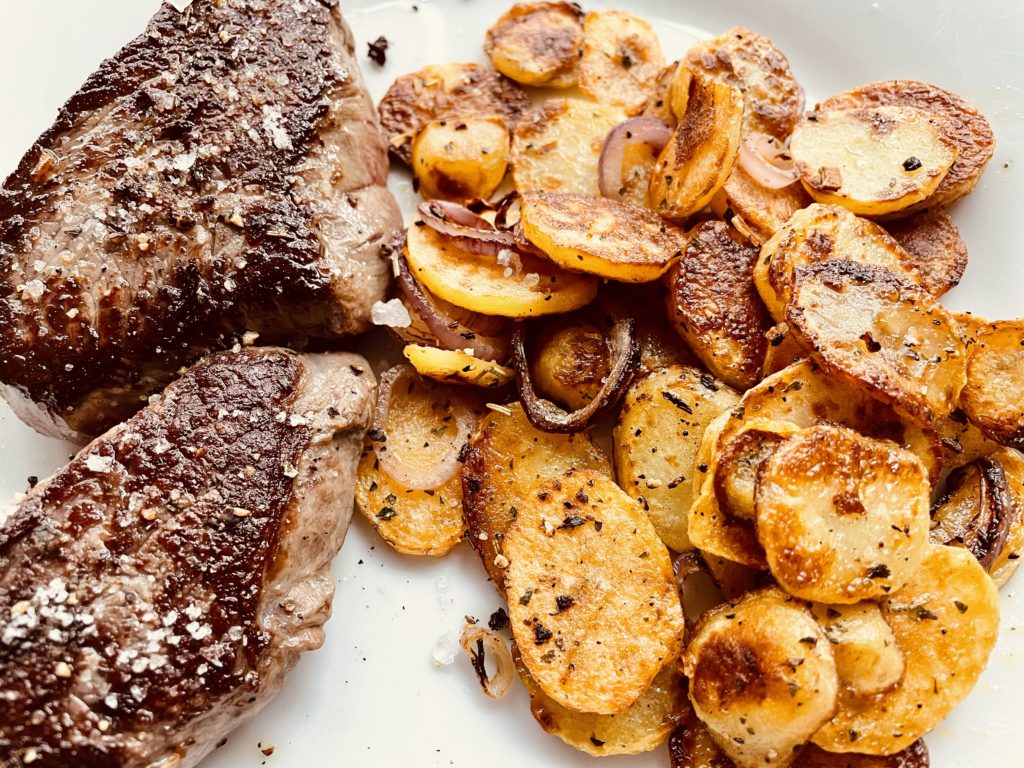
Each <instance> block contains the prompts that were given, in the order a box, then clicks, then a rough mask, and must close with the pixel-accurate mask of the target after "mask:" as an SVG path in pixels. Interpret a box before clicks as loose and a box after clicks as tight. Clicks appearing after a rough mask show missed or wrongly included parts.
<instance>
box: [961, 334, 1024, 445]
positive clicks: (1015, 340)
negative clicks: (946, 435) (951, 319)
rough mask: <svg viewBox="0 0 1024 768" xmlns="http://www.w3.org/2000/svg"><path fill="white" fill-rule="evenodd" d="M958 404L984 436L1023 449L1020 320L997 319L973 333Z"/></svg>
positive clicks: (1023, 358)
mask: <svg viewBox="0 0 1024 768" xmlns="http://www.w3.org/2000/svg"><path fill="white" fill-rule="evenodd" d="M960 404H961V407H962V408H963V409H964V413H966V414H967V418H969V419H970V420H971V421H972V422H974V423H975V424H976V425H978V427H980V428H981V431H982V432H984V433H985V434H986V435H987V436H988V437H990V438H992V439H993V440H995V441H996V442H999V443H1002V444H1003V445H1009V446H1012V447H1014V448H1017V449H1018V450H1020V449H1024V320H1000V321H999V322H995V323H991V324H989V325H988V326H987V327H985V328H984V329H983V330H981V331H980V332H979V333H978V334H977V336H976V337H975V341H974V343H973V344H971V345H970V346H969V347H968V348H967V384H966V386H964V389H963V392H962V393H961V394H960Z"/></svg>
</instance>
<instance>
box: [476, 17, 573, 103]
mask: <svg viewBox="0 0 1024 768" xmlns="http://www.w3.org/2000/svg"><path fill="white" fill-rule="evenodd" d="M582 43H583V20H582V13H581V12H580V8H579V6H578V5H576V4H575V3H564V2H532V3H516V4H515V5H513V6H512V7H511V8H509V9H508V10H507V11H505V13H503V14H502V15H501V18H499V19H498V20H497V21H496V22H494V24H493V25H492V26H491V28H490V29H488V30H487V37H486V39H485V40H484V53H486V54H487V55H488V56H489V57H490V59H491V63H492V64H493V65H494V68H495V69H496V70H498V71H499V72H501V73H502V74H503V75H505V76H506V77H510V78H512V79H513V80H515V81H516V82H517V83H522V84H523V85H535V86H545V87H547V88H569V87H570V86H573V85H575V84H576V60H577V59H578V58H579V50H580V45H581V44H582Z"/></svg>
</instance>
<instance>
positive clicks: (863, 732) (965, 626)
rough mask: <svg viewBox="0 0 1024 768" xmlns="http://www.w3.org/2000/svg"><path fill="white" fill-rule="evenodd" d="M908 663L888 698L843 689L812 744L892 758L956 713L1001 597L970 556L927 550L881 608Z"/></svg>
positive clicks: (990, 642) (989, 640)
mask: <svg viewBox="0 0 1024 768" xmlns="http://www.w3.org/2000/svg"><path fill="white" fill-rule="evenodd" d="M881 607H882V613H883V615H884V616H885V619H886V621H887V622H888V623H889V626H891V627H892V629H893V633H894V634H895V635H896V642H897V644H898V645H899V647H900V649H901V650H902V651H903V656H904V659H905V660H906V672H905V674H904V676H903V681H902V682H901V683H900V684H899V685H897V686H896V687H895V688H893V689H892V690H890V691H887V692H885V693H881V694H875V695H873V696H856V695H854V694H852V693H850V692H848V691H845V690H840V693H839V711H838V712H837V713H836V715H835V717H833V718H832V720H830V721H829V722H828V723H826V724H825V725H824V726H823V727H822V728H821V729H820V730H819V731H818V732H817V733H816V734H814V737H813V739H812V740H813V741H814V743H815V744H817V745H818V746H819V747H821V748H823V749H826V750H828V751H830V752H865V753H868V754H878V755H891V754H894V753H896V752H899V751H900V750H902V749H905V748H906V747H908V746H910V745H911V744H912V743H913V742H915V741H917V739H919V738H921V736H923V735H924V734H926V733H928V732H929V731H930V730H932V729H933V728H934V727H935V726H936V725H938V724H939V723H940V722H942V720H944V719H945V717H946V716H947V715H948V714H949V713H950V712H952V711H953V709H954V708H955V707H956V705H957V704H959V703H960V701H961V700H962V699H963V698H964V697H965V696H966V695H967V694H968V693H970V691H971V689H972V688H973V687H974V683H975V682H976V681H977V679H978V676H979V675H980V674H981V671H982V670H983V669H984V668H985V664H986V662H987V661H988V656H989V653H991V651H992V648H993V646H994V645H995V642H996V636H997V634H998V629H999V594H998V592H997V591H996V587H995V585H994V584H993V583H992V579H990V578H989V577H988V575H987V574H986V573H985V571H984V570H983V569H982V567H981V566H980V565H978V561H977V560H975V559H974V557H973V555H971V553H970V552H967V551H966V550H963V549H957V548H955V547H943V546H938V545H934V544H933V545H930V546H929V547H928V551H927V554H926V555H925V559H924V561H923V562H922V564H921V567H920V568H919V569H918V570H917V572H916V573H915V574H914V575H913V577H912V578H911V580H910V581H909V582H908V583H907V584H906V585H905V586H904V587H903V589H901V590H900V591H899V592H896V593H894V594H893V595H891V596H890V597H889V598H887V599H885V600H883V601H882V603H881Z"/></svg>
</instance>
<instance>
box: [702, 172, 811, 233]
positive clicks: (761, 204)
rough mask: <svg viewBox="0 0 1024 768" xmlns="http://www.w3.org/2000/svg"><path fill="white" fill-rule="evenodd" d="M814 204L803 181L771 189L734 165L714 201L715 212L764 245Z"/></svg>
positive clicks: (712, 207) (712, 200)
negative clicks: (791, 218)
mask: <svg viewBox="0 0 1024 768" xmlns="http://www.w3.org/2000/svg"><path fill="white" fill-rule="evenodd" d="M812 202H813V201H812V200H811V198H810V197H809V196H808V195H807V192H805V191H804V188H803V185H802V184H800V183H799V182H796V181H795V182H793V183H792V184H790V185H789V186H788V187H783V188H782V189H768V188H766V187H762V186H761V185H760V184H758V183H757V182H756V181H754V179H753V178H751V176H750V174H748V173H747V172H746V171H745V170H743V168H741V167H740V166H739V165H734V166H733V168H732V172H731V173H730V174H729V178H727V179H726V180H725V184H724V185H723V186H722V188H721V189H720V190H718V192H716V193H715V196H714V197H713V198H711V210H712V211H713V212H714V214H715V215H716V216H721V217H722V218H724V219H725V220H726V221H727V222H729V223H731V224H732V225H733V226H735V227H736V228H737V229H739V230H740V231H741V232H743V233H744V234H745V235H747V237H749V238H750V241H751V243H753V244H754V245H762V244H763V243H765V242H766V241H767V240H769V239H771V237H772V235H774V234H775V233H776V232H778V231H779V230H780V229H781V228H782V226H783V225H784V224H785V223H786V222H787V221H789V219H790V217H791V216H792V215H793V214H794V213H796V212H797V211H799V210H800V209H801V208H806V207H807V206H809V205H810V204H811V203H812ZM737 219H738V220H739V221H737Z"/></svg>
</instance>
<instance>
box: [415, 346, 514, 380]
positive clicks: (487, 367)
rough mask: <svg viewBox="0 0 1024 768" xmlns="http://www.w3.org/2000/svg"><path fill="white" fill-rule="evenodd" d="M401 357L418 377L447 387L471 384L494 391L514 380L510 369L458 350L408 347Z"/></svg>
mask: <svg viewBox="0 0 1024 768" xmlns="http://www.w3.org/2000/svg"><path fill="white" fill-rule="evenodd" d="M402 354H403V355H405V358H406V360H408V361H409V362H410V363H412V367H413V368H415V369H416V372H417V373H418V374H420V375H421V376H426V377H427V378H430V379H434V380H435V381H441V382H444V383H447V384H472V385H473V386H477V387H486V388H489V389H494V388H496V387H504V386H505V385H506V384H511V383H512V382H513V381H515V378H516V372H515V371H513V370H512V369H511V368H506V367H505V366H504V365H500V364H498V363H492V362H491V361H490V360H481V359H479V358H476V357H473V355H468V354H466V353H465V352H461V351H459V350H452V349H438V348H437V347H425V346H421V345H419V344H408V345H406V347H405V349H403V350H402Z"/></svg>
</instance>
